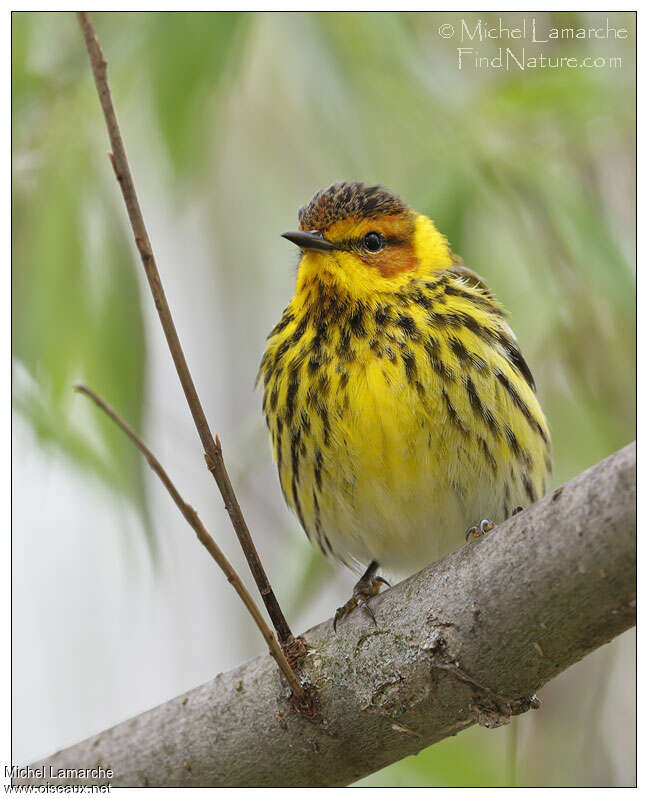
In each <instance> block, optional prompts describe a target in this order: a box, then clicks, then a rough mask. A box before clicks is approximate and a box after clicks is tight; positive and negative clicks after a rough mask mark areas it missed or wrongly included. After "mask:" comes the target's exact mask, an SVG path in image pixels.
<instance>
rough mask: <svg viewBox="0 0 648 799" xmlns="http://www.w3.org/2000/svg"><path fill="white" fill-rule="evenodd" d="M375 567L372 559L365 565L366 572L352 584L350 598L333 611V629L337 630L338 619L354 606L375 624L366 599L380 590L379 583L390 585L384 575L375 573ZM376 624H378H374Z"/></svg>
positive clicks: (376, 565)
mask: <svg viewBox="0 0 648 799" xmlns="http://www.w3.org/2000/svg"><path fill="white" fill-rule="evenodd" d="M377 569H378V562H377V561H375V560H372V561H371V563H370V564H369V566H367V570H366V572H365V573H364V574H363V575H362V577H361V578H360V579H359V580H358V582H357V583H356V584H355V585H354V586H353V593H352V594H351V599H349V601H348V602H346V603H345V604H344V605H342V607H341V608H338V609H337V610H336V611H335V617H334V619H333V630H337V623H338V622H339V621H340V619H343V618H344V617H345V616H348V615H349V613H351V611H352V610H353V609H354V608H361V609H362V610H363V611H364V612H365V613H366V614H367V615H368V616H369V617H370V619H371V620H372V621H373V623H374V624H376V617H375V615H374V612H373V610H372V609H371V607H370V606H369V603H368V600H369V599H371V597H372V596H376V594H377V593H378V592H379V591H380V586H381V585H390V583H388V582H387V580H385V578H384V577H380V576H378V575H377V574H376V571H377ZM376 626H378V625H377V624H376Z"/></svg>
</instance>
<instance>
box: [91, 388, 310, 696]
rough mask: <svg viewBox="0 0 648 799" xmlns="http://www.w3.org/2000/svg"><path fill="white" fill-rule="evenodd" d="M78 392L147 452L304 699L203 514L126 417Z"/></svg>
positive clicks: (264, 623)
mask: <svg viewBox="0 0 648 799" xmlns="http://www.w3.org/2000/svg"><path fill="white" fill-rule="evenodd" d="M75 389H76V391H79V392H80V393H81V394H85V395H86V397H89V398H90V399H91V400H92V401H93V402H94V403H95V405H96V406H97V407H98V408H100V409H101V410H102V411H103V412H104V413H105V414H106V415H107V416H108V417H110V419H112V421H113V422H115V424H116V425H117V426H118V427H119V428H121V430H122V431H123V432H124V433H126V435H127V436H128V437H129V438H130V440H131V441H132V442H133V443H134V444H135V446H136V447H137V448H138V449H139V451H140V452H141V453H142V454H143V455H144V457H145V458H146V460H147V461H148V465H149V466H150V467H151V469H153V471H154V472H155V474H157V476H158V477H159V478H160V480H161V481H162V484H163V485H164V487H165V488H166V490H167V491H168V492H169V494H170V495H171V498H172V499H173V501H174V502H175V504H176V505H177V506H178V509H179V510H180V513H182V515H183V516H184V517H185V519H186V520H187V521H188V522H189V524H190V525H191V527H193V529H194V532H195V533H196V536H197V537H198V540H199V541H200V543H201V544H202V545H203V546H204V547H205V549H206V550H207V552H209V554H210V555H211V556H212V558H213V559H214V560H215V561H216V563H217V564H218V565H219V566H220V568H221V569H222V571H223V572H224V574H225V576H226V577H227V580H228V582H229V583H231V585H232V586H233V588H234V590H235V591H236V593H237V594H238V595H239V596H240V597H241V599H242V601H243V604H244V605H245V607H246V608H247V610H248V612H249V613H250V615H251V616H252V618H253V619H254V623H255V624H256V626H257V627H258V628H259V630H260V632H261V635H262V636H263V637H264V638H265V640H266V642H267V644H268V647H269V648H270V654H271V655H272V657H273V658H274V659H275V660H276V662H277V666H279V668H280V669H281V671H282V672H283V675H284V677H285V678H286V680H288V684H289V685H290V687H291V689H292V691H293V693H294V695H295V696H296V697H298V699H303V698H304V697H305V691H304V688H303V686H302V685H301V683H300V682H299V680H298V679H297V677H296V675H295V673H294V672H293V670H292V668H291V667H290V664H289V663H288V661H287V660H286V656H285V655H284V652H283V650H282V649H281V647H280V646H279V644H278V643H277V641H276V639H275V637H274V635H273V634H272V630H271V629H270V628H269V627H268V625H267V624H266V622H265V619H264V618H263V616H262V615H261V612H260V611H259V608H258V607H257V606H256V603H255V601H254V600H253V599H252V597H251V596H250V594H249V592H248V590H247V588H246V587H245V586H244V585H243V583H242V582H241V578H240V577H239V576H238V574H237V573H236V571H235V570H234V567H233V566H232V565H231V563H230V562H229V561H228V560H227V558H226V557H225V555H224V554H223V552H222V551H221V549H220V547H219V546H218V544H217V543H216V542H215V541H214V539H213V538H212V537H211V535H209V533H208V532H207V530H206V528H205V526H204V524H203V523H202V522H201V521H200V517H199V516H198V514H197V513H196V511H195V510H194V509H193V508H192V507H191V505H188V504H187V503H186V502H185V501H184V499H183V498H182V497H181V496H180V492H179V491H178V489H177V488H176V487H175V485H174V484H173V482H172V481H171V478H170V477H169V475H168V474H167V473H166V471H165V470H164V469H163V467H162V464H161V463H160V461H159V460H158V459H157V458H156V457H155V455H154V454H153V453H152V452H151V450H150V449H149V448H148V447H147V446H146V444H145V443H144V442H143V441H142V439H141V438H140V437H139V436H138V435H137V433H135V431H134V430H133V429H132V428H131V427H129V425H127V424H126V422H124V421H123V419H122V418H121V417H120V416H119V415H118V414H117V412H116V411H115V410H114V409H113V408H111V407H110V405H108V403H107V402H105V401H104V400H102V399H101V397H99V396H98V395H97V394H95V392H94V391H92V390H91V389H89V388H88V387H87V386H84V385H83V384H81V383H79V384H77V385H76V386H75Z"/></svg>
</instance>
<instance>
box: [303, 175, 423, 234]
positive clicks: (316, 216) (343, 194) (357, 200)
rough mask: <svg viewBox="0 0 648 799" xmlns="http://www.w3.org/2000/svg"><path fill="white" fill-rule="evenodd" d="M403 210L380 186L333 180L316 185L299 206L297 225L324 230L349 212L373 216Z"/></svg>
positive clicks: (349, 214) (393, 196) (350, 213)
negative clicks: (304, 203)
mask: <svg viewBox="0 0 648 799" xmlns="http://www.w3.org/2000/svg"><path fill="white" fill-rule="evenodd" d="M407 211H409V208H408V207H407V205H405V203H404V202H403V201H402V200H401V199H400V198H399V197H397V196H396V195H395V194H392V193H391V192H390V191H388V190H387V189H385V188H383V187H382V186H368V185H367V184H366V183H333V185H332V186H329V187H328V188H327V189H320V190H319V191H318V192H317V193H316V194H315V196H314V197H313V199H312V200H311V201H310V202H309V203H308V205H304V206H303V207H302V208H300V209H299V214H298V216H299V227H300V228H301V229H302V230H325V229H326V228H327V227H328V226H329V225H331V224H333V222H337V221H339V220H340V219H346V218H347V217H349V216H357V217H364V218H373V217H377V216H381V215H382V214H389V215H397V214H402V213H404V212H407Z"/></svg>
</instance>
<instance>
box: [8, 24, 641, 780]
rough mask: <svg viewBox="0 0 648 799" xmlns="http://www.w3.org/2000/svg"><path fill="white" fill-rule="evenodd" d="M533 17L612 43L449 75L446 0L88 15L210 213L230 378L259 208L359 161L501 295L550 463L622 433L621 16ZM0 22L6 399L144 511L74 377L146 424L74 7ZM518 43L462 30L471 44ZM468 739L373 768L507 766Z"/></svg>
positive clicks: (144, 126) (147, 134)
mask: <svg viewBox="0 0 648 799" xmlns="http://www.w3.org/2000/svg"><path fill="white" fill-rule="evenodd" d="M527 16H530V15H527ZM535 16H536V17H537V18H538V19H539V23H540V25H541V26H543V25H544V26H548V25H549V24H556V25H559V26H561V27H564V26H567V25H571V26H583V27H588V26H589V25H599V24H601V21H602V20H603V21H604V19H605V16H608V17H610V21H611V24H614V25H616V26H617V27H621V26H624V27H626V28H628V29H629V31H630V36H629V38H628V39H627V40H625V41H618V40H617V41H614V40H612V41H611V40H609V39H608V40H605V41H600V40H598V41H597V40H589V41H573V40H572V41H558V42H552V43H551V44H549V45H545V46H543V49H544V51H546V52H548V53H550V54H553V55H556V54H558V55H577V56H579V57H583V56H585V55H595V56H600V55H605V56H620V57H621V58H622V59H623V61H622V67H621V68H607V69H597V70H594V69H589V70H587V69H546V70H527V71H524V72H519V71H517V70H512V71H502V70H475V69H474V68H472V67H471V65H470V64H468V65H467V66H465V67H464V68H463V69H461V70H459V69H458V66H457V53H456V48H457V46H458V45H459V42H458V41H456V40H446V39H443V38H442V37H440V36H439V35H438V30H439V26H440V25H442V24H443V23H451V24H453V25H455V26H459V25H460V21H461V17H460V16H459V15H457V14H449V13H443V14H433V13H430V14H427V13H426V14H423V13H402V14H399V13H376V14H362V13H319V14H275V13H272V14H239V13H218V14H216V13H213V14H202V13H200V14H198V13H194V14H184V13H161V14H139V13H137V14H133V13H131V14H122V13H115V14H97V15H95V23H96V26H97V30H98V32H99V34H100V39H101V42H102V45H103V47H104V50H105V51H106V53H107V56H108V60H109V68H110V77H111V81H112V85H113V92H114V94H115V99H116V104H117V109H118V113H119V115H120V118H121V119H122V124H123V123H124V119H128V121H129V124H128V127H129V129H130V131H133V133H135V132H136V130H137V129H139V130H140V131H142V132H141V133H140V139H143V140H144V141H147V140H148V141H149V143H150V145H151V148H152V152H153V153H154V154H155V158H156V159H157V162H158V165H157V169H158V170H159V171H160V172H163V173H168V174H170V175H171V177H170V179H169V185H170V186H172V187H173V188H172V189H171V191H172V196H171V197H170V198H168V199H169V202H170V204H171V205H174V204H175V205H180V204H182V203H183V202H185V201H186V199H187V198H188V197H190V198H191V202H192V203H193V204H194V205H195V206H200V207H203V208H205V209H206V211H205V218H209V232H208V233H209V235H208V237H207V238H208V239H209V236H211V237H212V239H211V241H208V244H213V245H215V246H216V247H217V250H218V252H219V254H220V260H219V267H218V269H219V277H220V281H221V283H220V284H221V288H222V290H223V291H224V292H225V293H226V296H227V306H228V307H227V308H226V309H225V310H224V311H223V314H225V315H227V318H226V320H225V321H226V329H227V331H228V334H229V335H231V340H232V341H236V342H237V348H236V352H232V355H231V361H230V363H228V364H223V365H222V368H223V369H224V370H227V372H228V374H229V375H230V378H231V380H230V382H231V383H233V384H234V385H238V384H239V382H241V383H242V382H245V381H249V380H250V376H251V375H252V374H253V373H254V369H255V365H256V364H255V361H256V359H258V355H259V353H260V351H261V347H262V337H261V333H260V331H261V330H268V329H269V328H270V327H271V325H272V324H273V322H274V321H275V320H276V317H277V315H278V309H279V308H280V307H281V306H280V304H279V303H281V304H285V303H286V302H287V301H288V299H289V293H290V291H291V288H292V285H291V281H292V280H293V278H292V276H291V275H290V274H287V275H283V274H282V276H281V277H277V275H276V273H275V272H273V268H272V265H271V261H272V259H273V258H274V257H275V253H279V250H274V249H272V248H273V247H274V246H275V244H274V241H275V238H274V237H275V236H276V233H277V232H279V230H280V228H279V227H278V222H277V217H276V216H273V213H276V212H277V210H278V209H279V210H281V212H282V213H283V212H284V211H285V213H286V214H291V216H290V217H289V218H287V219H285V220H284V223H282V227H283V228H285V227H289V226H290V224H291V222H292V219H293V218H294V214H295V212H296V209H297V208H298V207H299V205H301V204H303V203H304V202H305V201H307V200H308V199H309V198H310V196H311V194H312V193H313V192H314V190H315V189H317V188H319V187H320V186H321V185H325V184H328V183H330V182H332V181H334V180H340V179H365V180H368V181H376V182H380V183H383V184H385V185H387V186H389V187H390V188H392V189H394V190H395V191H397V192H398V193H400V194H401V195H402V196H403V197H404V198H405V199H406V200H407V201H408V202H409V203H410V204H411V205H412V206H413V207H415V208H417V209H418V210H420V211H422V212H425V213H428V214H429V215H430V216H431V217H432V218H434V219H435V221H436V222H437V224H438V226H439V228H440V229H441V230H442V231H443V232H445V233H446V235H447V236H448V238H449V240H450V242H451V244H452V247H453V249H454V251H455V252H457V253H459V254H460V255H461V256H462V257H463V259H464V261H465V263H466V264H468V265H469V266H471V267H473V268H474V269H476V270H477V271H478V272H480V273H481V274H482V275H484V277H485V278H486V280H487V281H488V283H489V285H491V287H492V288H493V290H494V291H495V292H496V293H497V294H498V295H499V296H500V298H501V299H502V300H503V302H504V304H505V305H506V306H507V308H509V309H510V311H511V318H512V324H513V327H514V329H515V330H516V333H517V334H518V337H519V339H520V342H521V344H522V347H523V349H524V352H525V355H526V357H527V360H528V361H529V363H530V364H531V365H532V368H533V371H534V373H535V377H536V382H537V383H538V386H539V393H540V397H541V400H542V404H543V406H544V408H545V411H546V414H547V417H548V419H549V423H550V426H551V428H552V433H553V438H554V449H555V473H554V482H555V483H556V484H557V483H561V482H563V481H564V480H566V479H568V478H569V477H571V476H572V475H574V474H576V473H578V472H579V471H581V470H582V469H584V468H585V467H587V466H589V465H591V464H592V463H594V462H596V461H598V460H600V459H601V458H603V457H605V456H606V455H608V454H609V453H610V452H612V451H614V450H615V449H617V448H619V447H621V446H623V445H624V444H626V443H627V442H628V441H629V440H631V439H632V438H633V437H634V435H635V278H634V246H635V202H634V193H635V187H634V170H635V164H634V154H635V61H634V59H635V41H636V36H635V17H634V14H632V13H622V14H608V15H605V14H594V13H584V12H568V13H553V14H545V13H543V14H536V15H535ZM464 17H465V18H466V19H467V20H468V21H469V23H470V25H471V27H472V26H474V23H475V21H476V20H477V19H478V17H481V18H482V19H484V20H486V21H488V22H489V24H495V25H496V24H497V19H498V15H496V14H491V13H489V14H481V15H476V14H465V15H464ZM502 17H503V19H504V22H505V24H508V25H513V24H520V22H521V19H522V17H521V15H520V14H503V15H502ZM12 43H13V53H12V57H13V83H12V98H13V165H14V182H13V221H14V225H13V354H14V358H15V363H16V369H18V368H19V369H20V370H23V371H24V372H26V374H27V375H28V376H29V380H27V381H25V380H23V379H20V380H18V379H15V380H14V389H15V390H14V404H15V407H16V408H17V409H18V410H19V411H20V412H22V413H23V414H25V415H26V417H27V418H29V419H30V421H31V422H32V423H33V426H34V428H35V430H36V431H37V432H38V434H39V437H40V438H41V439H42V440H43V442H48V443H55V444H57V445H58V446H60V447H62V448H63V449H64V451H66V452H67V453H68V454H69V455H70V456H72V457H73V458H75V459H76V460H77V461H78V462H79V463H80V464H82V465H83V466H86V467H88V468H90V469H92V470H94V471H95V472H96V473H98V474H100V475H102V477H103V478H104V479H106V480H107V481H108V482H109V483H110V484H111V485H113V486H114V487H115V488H117V489H118V490H120V491H122V492H124V493H125V494H126V495H127V496H129V497H130V498H132V499H134V500H135V501H136V502H137V503H139V505H140V507H141V508H143V509H144V508H145V503H144V494H143V481H142V471H141V470H142V465H141V462H140V460H139V458H138V456H137V453H136V452H135V451H134V450H133V449H132V448H131V447H130V446H129V444H128V443H127V442H126V441H125V440H123V439H122V437H121V436H120V435H119V433H117V432H116V431H114V430H112V429H111V427H110V426H109V425H108V424H106V423H104V421H103V420H102V419H99V418H97V414H85V415H84V413H82V412H79V410H78V409H79V404H78V402H79V400H77V403H76V404H75V403H74V401H73V398H72V396H71V384H72V383H73V382H74V381H75V380H77V379H82V380H84V381H87V382H88V383H89V384H90V385H91V386H92V387H93V388H95V389H97V390H98V391H100V392H101V393H102V394H103V395H104V396H105V397H106V398H107V399H108V400H109V401H110V402H111V403H112V404H113V405H115V406H116V407H117V408H118V409H119V410H120V412H121V413H122V414H123V416H124V417H125V418H126V419H127V420H128V421H129V422H130V423H131V424H132V425H133V426H134V427H135V428H141V426H142V424H143V422H144V421H145V410H146V407H147V398H146V384H147V371H146V367H147V344H146V339H145V336H144V327H143V320H142V309H141V303H142V299H141V298H140V289H139V285H140V283H139V279H140V276H139V274H138V268H139V264H138V262H137V259H136V257H135V253H134V251H133V248H132V246H131V243H130V236H129V230H128V228H127V222H126V220H125V216H124V213H123V209H122V208H121V197H120V196H119V192H118V191H117V187H116V184H114V179H113V178H112V174H111V173H110V169H109V166H108V165H107V161H105V156H104V150H105V147H106V137H105V131H104V130H103V125H102V119H101V117H100V114H99V107H98V104H97V98H96V95H95V94H94V87H93V86H92V83H91V79H90V72H89V69H88V65H87V61H86V57H85V52H84V50H83V48H82V44H81V39H80V37H79V33H78V30H77V29H76V22H75V20H74V18H73V16H72V15H70V14H28V13H14V14H13V42H12ZM52 43H55V46H53V45H52ZM507 44H509V45H510V44H511V43H510V42H498V41H493V40H489V41H483V42H479V43H477V44H475V43H473V46H476V47H477V48H478V49H479V52H480V55H483V56H486V55H494V54H496V53H497V48H498V47H500V46H506V45H507ZM526 46H527V48H528V49H531V50H534V48H532V47H531V46H530V45H528V44H527V45H526ZM535 49H536V50H537V48H535ZM534 52H535V50H534ZM127 143H128V137H127ZM129 152H131V151H130V150H129ZM131 158H132V152H131ZM149 166H150V164H149ZM135 172H136V175H137V165H135ZM138 186H141V184H140V183H139V182H138ZM140 191H141V188H140ZM142 201H143V206H144V210H145V211H146V207H147V204H148V203H149V202H150V201H149V199H148V198H142ZM289 209H292V210H289ZM266 222H267V224H268V225H271V227H268V228H266V227H264V225H266ZM241 231H245V236H241ZM270 231H272V232H270ZM270 236H272V237H273V238H272V239H270ZM270 241H272V242H273V244H272V246H270V245H269V242H270ZM281 252H282V253H283V252H284V251H283V250H282V251H281ZM281 257H283V258H285V255H282V256H281ZM145 300H146V301H148V297H146V298H145ZM223 326H224V327H225V323H224V324H223ZM257 327H258V330H257ZM248 384H249V382H248V383H246V385H245V390H246V391H247V385H248ZM247 402H248V401H247V400H245V401H244V403H243V405H241V404H240V402H234V401H233V402H232V406H233V408H234V409H235V410H238V409H239V408H248V407H249V408H250V409H252V405H246V403H247ZM250 402H252V401H250ZM254 408H255V410H254V411H251V412H253V413H254V414H256V413H257V410H256V406H254ZM235 418H236V417H235ZM254 418H255V419H256V418H257V416H256V415H255V417H254ZM258 423H259V426H260V425H261V422H260V421H259V422H258ZM304 560H305V562H304V565H303V581H302V582H300V585H305V584H306V583H308V584H309V585H314V584H316V583H317V580H318V579H321V575H322V574H323V573H324V572H323V571H322V568H321V562H320V560H319V556H318V555H317V554H312V555H309V556H308V557H305V559H304ZM318 575H319V578H318ZM298 593H299V594H301V593H302V591H301V589H300V591H299V592H298ZM474 734H475V733H473V732H469V733H464V734H462V736H460V737H459V738H457V739H452V740H449V741H445V742H443V743H441V744H439V745H437V746H435V747H432V748H431V749H429V750H427V751H426V752H424V753H421V754H420V755H418V756H417V757H416V758H408V759H407V760H405V761H403V762H402V763H399V764H396V765H394V766H392V767H391V768H389V769H387V770H385V771H383V772H381V773H380V774H378V775H374V776H373V777H371V778H369V779H368V780H367V781H366V784H371V785H437V784H438V785H478V784H482V785H483V784H490V785H499V784H505V782H506V779H507V777H506V775H505V768H504V765H503V761H501V759H500V760H499V761H498V760H497V759H496V758H495V759H494V758H493V757H492V756H491V755H490V754H489V753H488V751H487V752H485V753H484V752H482V753H481V755H479V756H477V755H475V753H474V751H473V749H472V748H471V744H470V742H471V740H472V738H471V736H473V735H474Z"/></svg>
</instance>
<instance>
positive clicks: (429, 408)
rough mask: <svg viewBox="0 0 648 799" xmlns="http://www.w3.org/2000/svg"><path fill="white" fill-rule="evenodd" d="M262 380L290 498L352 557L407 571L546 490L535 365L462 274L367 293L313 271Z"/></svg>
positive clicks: (279, 332)
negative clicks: (345, 288)
mask: <svg viewBox="0 0 648 799" xmlns="http://www.w3.org/2000/svg"><path fill="white" fill-rule="evenodd" d="M259 374H260V377H262V378H263V382H264V398H263V408H264V413H265V416H266V420H267V423H268V427H269V430H270V434H271V439H272V445H273V452H274V456H275V459H276V462H277V465H278V471H279V478H280V482H281V487H282V490H283V492H284V495H285V497H286V501H287V502H288V504H289V505H290V506H291V507H292V508H293V509H294V510H295V512H296V513H297V515H298V517H299V519H300V522H301V524H302V526H303V527H304V530H305V531H306V534H307V535H308V537H309V539H310V540H311V541H312V542H313V543H315V544H317V545H318V546H320V548H321V549H322V551H323V552H324V553H325V554H327V555H332V556H334V557H336V558H338V559H340V560H342V561H343V562H346V563H348V564H349V565H353V563H354V562H358V563H367V562H368V561H369V560H372V559H376V560H378V561H379V562H380V564H381V566H383V567H385V568H387V569H388V570H390V569H391V570H392V571H394V572H398V573H403V572H410V571H412V570H414V569H417V568H420V567H422V566H423V565H425V563H428V562H431V561H432V560H434V559H436V558H438V557H439V556H441V555H442V554H444V553H445V552H446V551H448V550H449V549H451V548H453V547H454V546H458V545H459V544H461V543H462V541H463V533H464V531H465V529H466V528H467V527H469V526H471V525H472V524H475V523H476V522H479V520H480V519H482V518H491V519H492V520H493V521H499V520H502V519H504V518H506V517H507V516H508V515H510V513H511V511H512V509H513V508H514V507H515V506H516V505H526V504H529V503H530V502H533V501H535V499H537V498H538V497H539V496H541V495H542V494H543V493H544V491H545V487H546V479H547V474H548V470H549V469H550V455H549V451H550V444H549V435H548V432H547V427H546V422H545V419H544V416H543V414H542V411H541V409H540V406H539V404H538V402H537V400H536V397H535V393H534V390H533V387H532V378H531V376H530V373H529V372H528V367H527V366H526V364H525V362H524V359H523V358H522V356H521V354H520V352H519V349H518V347H517V344H516V342H515V339H514V337H513V335H512V333H511V331H510V329H509V327H508V325H507V323H506V321H505V320H504V317H503V314H502V312H501V309H500V307H499V306H498V304H497V303H496V302H495V301H494V300H493V299H492V297H491V296H490V294H489V293H488V292H487V291H485V290H484V289H483V288H481V287H480V286H478V285H476V284H474V283H468V282H466V281H465V280H464V279H462V278H461V277H460V276H457V275H456V274H454V273H453V271H452V270H451V269H448V270H444V271H438V270H436V271H435V272H433V273H430V274H427V275H426V274H422V273H421V272H416V273H414V274H412V275H411V276H409V277H408V279H407V280H406V281H401V283H400V285H399V288H398V290H397V291H393V290H389V291H383V292H374V293H372V294H370V293H365V294H364V295H363V296H362V297H361V298H360V299H358V298H357V297H356V298H355V299H354V298H353V297H352V296H351V295H350V294H345V293H344V292H340V291H339V290H333V289H332V288H331V286H329V285H327V284H326V282H325V281H323V280H321V279H319V278H318V277H317V275H315V274H311V275H309V276H307V278H306V279H303V275H302V280H301V282H300V286H299V290H298V292H297V294H296V296H295V298H294V299H293V301H292V302H291V304H290V305H289V306H288V308H287V309H286V311H285V312H284V315H283V317H282V319H281V321H280V322H279V324H278V325H277V326H276V327H275V329H274V330H273V331H272V333H271V334H270V337H269V341H268V346H267V349H266V352H265V354H264V356H263V360H262V363H261V368H260V373H259Z"/></svg>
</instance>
